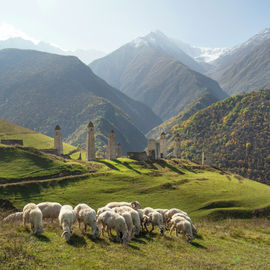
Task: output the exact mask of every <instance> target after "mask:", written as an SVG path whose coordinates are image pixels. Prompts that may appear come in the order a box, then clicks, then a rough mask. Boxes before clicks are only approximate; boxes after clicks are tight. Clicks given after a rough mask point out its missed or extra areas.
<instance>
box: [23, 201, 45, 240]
mask: <svg viewBox="0 0 270 270" xmlns="http://www.w3.org/2000/svg"><path fill="white" fill-rule="evenodd" d="M26 223H30V224H31V229H32V231H33V234H36V235H39V234H41V233H42V232H43V224H42V212H41V210H40V209H39V208H38V207H37V205H36V204H34V203H28V204H27V205H25V206H24V208H23V225H24V227H26Z"/></svg>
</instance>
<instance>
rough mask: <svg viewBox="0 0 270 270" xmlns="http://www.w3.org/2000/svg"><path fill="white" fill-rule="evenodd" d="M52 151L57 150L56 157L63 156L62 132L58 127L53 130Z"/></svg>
mask: <svg viewBox="0 0 270 270" xmlns="http://www.w3.org/2000/svg"><path fill="white" fill-rule="evenodd" d="M54 149H56V150H57V155H59V156H60V155H63V142H62V132H61V128H60V126H59V125H57V126H56V127H55V129H54Z"/></svg>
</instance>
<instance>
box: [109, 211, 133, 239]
mask: <svg viewBox="0 0 270 270" xmlns="http://www.w3.org/2000/svg"><path fill="white" fill-rule="evenodd" d="M113 210H114V211H115V212H116V213H118V214H119V215H121V216H122V217H123V218H124V219H125V221H126V224H127V228H128V240H131V239H132V238H133V236H134V234H135V230H134V224H133V221H132V216H131V213H130V212H129V211H128V210H126V209H124V208H121V207H115V208H113Z"/></svg>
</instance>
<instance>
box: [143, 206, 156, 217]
mask: <svg viewBox="0 0 270 270" xmlns="http://www.w3.org/2000/svg"><path fill="white" fill-rule="evenodd" d="M154 211H155V210H154V208H152V207H145V208H144V209H143V214H144V215H146V216H148V215H149V214H150V213H151V212H154Z"/></svg>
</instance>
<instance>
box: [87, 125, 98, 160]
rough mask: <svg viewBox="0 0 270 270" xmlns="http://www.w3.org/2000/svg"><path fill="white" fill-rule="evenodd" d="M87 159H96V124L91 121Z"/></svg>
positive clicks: (88, 133) (88, 132)
mask: <svg viewBox="0 0 270 270" xmlns="http://www.w3.org/2000/svg"><path fill="white" fill-rule="evenodd" d="M85 159H86V161H89V160H95V159H96V149H95V132H94V125H93V123H92V122H91V121H90V122H89V124H88V126H87V135H86V155H85Z"/></svg>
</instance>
